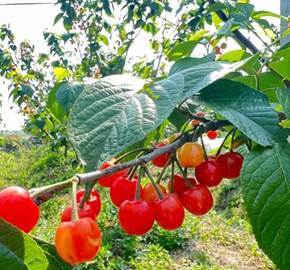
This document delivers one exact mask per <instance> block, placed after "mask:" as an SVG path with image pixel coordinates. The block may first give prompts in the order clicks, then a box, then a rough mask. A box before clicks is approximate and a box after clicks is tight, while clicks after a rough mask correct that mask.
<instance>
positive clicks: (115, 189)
mask: <svg viewBox="0 0 290 270" xmlns="http://www.w3.org/2000/svg"><path fill="white" fill-rule="evenodd" d="M137 184H138V181H137V180H136V179H132V180H130V179H129V178H127V177H119V178H118V179H116V180H115V182H114V183H113V184H112V186H111V188H110V197H111V200H112V202H113V204H114V205H115V206H117V207H120V205H121V204H122V202H124V201H126V200H129V201H132V200H134V199H135V195H136V189H137ZM141 195H142V190H141Z"/></svg>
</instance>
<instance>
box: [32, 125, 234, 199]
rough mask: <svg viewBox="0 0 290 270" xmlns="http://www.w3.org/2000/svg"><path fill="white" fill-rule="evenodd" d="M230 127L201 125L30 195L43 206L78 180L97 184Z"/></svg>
mask: <svg viewBox="0 0 290 270" xmlns="http://www.w3.org/2000/svg"><path fill="white" fill-rule="evenodd" d="M228 125H231V123H230V122H229V121H227V120H217V121H211V122H207V123H204V124H201V125H200V126H198V128H197V129H196V130H194V131H193V132H191V133H190V132H187V133H184V134H182V135H181V136H180V137H179V138H177V139H176V140H175V141H174V142H173V143H171V144H168V145H165V146H163V147H160V148H156V149H154V150H152V152H150V153H148V154H146V155H144V156H142V157H139V158H136V159H134V160H130V161H128V162H124V163H121V164H117V165H115V166H112V167H109V168H107V169H104V170H97V171H93V172H88V173H83V174H76V175H75V176H73V177H72V178H70V179H68V180H65V181H62V182H59V183H56V184H52V185H48V186H44V187H39V188H34V189H31V190H30V191H29V192H30V195H31V197H32V198H33V199H35V200H36V202H37V203H38V204H41V203H43V202H45V201H47V200H48V199H50V198H51V197H52V195H53V194H54V193H55V192H57V191H61V190H63V189H66V188H69V187H71V185H72V182H73V181H76V180H77V181H78V183H79V184H86V183H92V182H96V181H97V179H99V178H100V177H103V176H107V175H111V174H113V173H115V172H118V171H121V170H124V169H128V168H131V167H134V166H137V165H143V164H146V163H148V162H149V161H151V160H153V159H154V158H156V157H158V156H160V155H162V154H164V153H170V152H174V151H176V150H177V149H178V148H179V147H181V146H182V145H183V144H185V143H186V142H189V141H197V140H198V138H199V137H200V136H201V135H202V134H203V133H206V132H208V131H210V130H217V129H220V128H222V127H224V126H228Z"/></svg>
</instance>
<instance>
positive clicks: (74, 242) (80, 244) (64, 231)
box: [55, 218, 102, 265]
mask: <svg viewBox="0 0 290 270" xmlns="http://www.w3.org/2000/svg"><path fill="white" fill-rule="evenodd" d="M101 242H102V235H101V232H100V230H99V227H98V225H97V224H96V223H95V222H94V221H93V220H92V219H90V218H82V219H79V220H78V221H68V222H63V223H61V224H60V226H59V227H58V228H57V230H56V234H55V247H56V250H57V253H58V254H59V256H60V257H61V258H62V259H63V260H64V261H65V262H67V263H69V264H71V265H77V264H80V263H83V262H87V261H91V260H93V259H94V258H95V257H96V256H97V254H98V252H99V250H100V247H101Z"/></svg>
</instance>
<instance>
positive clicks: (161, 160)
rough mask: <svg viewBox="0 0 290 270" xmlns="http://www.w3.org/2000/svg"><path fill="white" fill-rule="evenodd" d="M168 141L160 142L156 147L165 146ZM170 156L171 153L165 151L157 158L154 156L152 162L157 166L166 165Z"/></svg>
mask: <svg viewBox="0 0 290 270" xmlns="http://www.w3.org/2000/svg"><path fill="white" fill-rule="evenodd" d="M165 145H166V143H159V144H157V145H156V148H160V147H162V146H165ZM169 158H170V153H164V154H162V155H160V156H158V157H156V158H154V159H153V160H152V163H153V164H154V165H155V166H157V167H161V168H162V167H164V166H165V165H166V163H167V161H168V159H169Z"/></svg>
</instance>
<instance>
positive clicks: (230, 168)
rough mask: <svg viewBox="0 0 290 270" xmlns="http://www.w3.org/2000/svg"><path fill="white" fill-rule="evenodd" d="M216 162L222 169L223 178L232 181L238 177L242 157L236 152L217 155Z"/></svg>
mask: <svg viewBox="0 0 290 270" xmlns="http://www.w3.org/2000/svg"><path fill="white" fill-rule="evenodd" d="M217 160H218V162H219V163H220V164H221V166H222V168H223V175H224V177H225V178H228V179H233V178H237V177H239V176H240V173H241V169H242V165H243V160H244V157H243V156H242V155H241V154H239V153H237V152H228V153H225V154H222V155H219V156H218V158H217Z"/></svg>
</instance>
